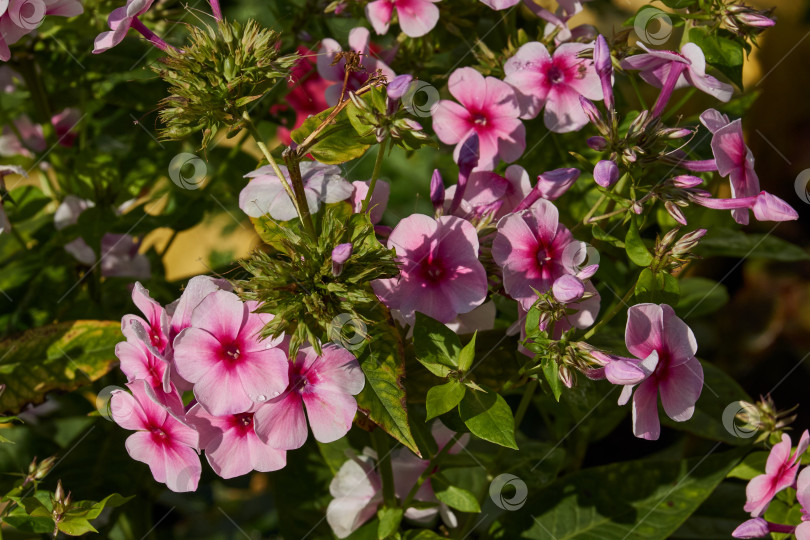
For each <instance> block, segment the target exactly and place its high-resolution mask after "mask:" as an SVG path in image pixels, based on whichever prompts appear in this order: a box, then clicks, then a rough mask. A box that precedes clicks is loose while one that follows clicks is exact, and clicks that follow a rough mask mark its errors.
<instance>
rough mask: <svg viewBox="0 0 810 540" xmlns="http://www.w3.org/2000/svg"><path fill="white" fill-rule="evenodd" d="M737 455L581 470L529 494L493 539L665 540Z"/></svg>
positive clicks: (729, 466)
mask: <svg viewBox="0 0 810 540" xmlns="http://www.w3.org/2000/svg"><path fill="white" fill-rule="evenodd" d="M741 455H742V453H741V452H740V451H739V450H731V451H729V452H725V453H720V454H712V453H710V454H709V455H707V456H700V457H696V458H692V459H688V460H682V461H653V460H638V461H628V462H623V463H614V464H610V465H605V466H602V467H596V468H592V469H584V470H581V471H578V472H575V473H573V474H569V475H567V476H564V477H562V478H559V479H558V480H556V481H554V482H552V483H551V484H550V485H549V486H548V487H546V488H543V489H542V490H540V491H539V492H537V493H531V494H530V496H529V497H528V499H527V501H526V505H525V506H524V507H523V508H522V509H521V511H520V512H512V513H510V515H509V519H507V520H504V521H503V524H502V526H503V530H501V531H499V533H500V534H499V535H496V537H497V538H503V539H512V538H523V539H537V540H541V539H542V540H548V539H549V538H557V539H559V540H563V539H578V540H579V539H581V540H586V539H588V540H590V539H594V540H596V539H598V540H622V539H630V538H632V539H633V540H664V539H666V538H669V537H670V536H671V534H672V533H673V532H674V531H676V530H677V529H678V527H679V526H680V525H681V524H682V523H683V522H684V521H685V520H686V518H687V517H689V515H691V514H692V513H693V512H694V511H695V510H697V508H698V507H699V506H700V504H701V502H703V500H705V499H706V498H707V497H708V496H709V495H710V494H711V493H712V491H713V490H714V488H715V487H716V486H717V485H718V484H719V483H720V482H721V481H722V480H723V478H724V477H725V476H726V474H727V473H728V471H729V470H731V469H732V468H733V467H734V466H735V465H736V463H737V462H738V461H739V458H740V457H741Z"/></svg>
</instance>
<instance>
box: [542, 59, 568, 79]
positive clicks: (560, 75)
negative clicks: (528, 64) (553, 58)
mask: <svg viewBox="0 0 810 540" xmlns="http://www.w3.org/2000/svg"><path fill="white" fill-rule="evenodd" d="M546 77H548V80H549V82H550V83H551V84H560V83H561V82H564V81H565V71H563V69H562V68H561V67H560V66H558V65H557V64H555V63H553V62H552V63H551V65H549V67H548V70H546Z"/></svg>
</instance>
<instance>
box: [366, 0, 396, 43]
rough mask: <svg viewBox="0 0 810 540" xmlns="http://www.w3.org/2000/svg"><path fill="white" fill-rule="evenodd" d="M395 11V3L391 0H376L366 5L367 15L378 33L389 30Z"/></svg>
mask: <svg viewBox="0 0 810 540" xmlns="http://www.w3.org/2000/svg"><path fill="white" fill-rule="evenodd" d="M393 11H394V4H393V2H391V1H390V0H376V1H375V2H371V3H369V4H368V5H366V17H367V18H368V21H369V22H370V23H371V27H372V28H374V31H375V32H377V34H380V35H382V34H385V33H386V32H388V25H389V23H390V22H391V14H392V13H393Z"/></svg>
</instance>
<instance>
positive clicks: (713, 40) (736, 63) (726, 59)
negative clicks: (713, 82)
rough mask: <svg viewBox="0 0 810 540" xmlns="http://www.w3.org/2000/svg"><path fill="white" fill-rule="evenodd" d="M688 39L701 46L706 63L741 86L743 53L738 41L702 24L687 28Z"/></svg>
mask: <svg viewBox="0 0 810 540" xmlns="http://www.w3.org/2000/svg"><path fill="white" fill-rule="evenodd" d="M689 41H691V42H692V43H694V44H695V45H697V46H698V47H700V48H701V50H702V51H703V55H704V56H705V57H706V63H707V64H708V65H710V66H712V67H713V68H715V69H717V70H718V71H719V72H720V73H722V74H723V75H725V76H726V77H728V78H729V79H731V82H733V83H734V84H736V85H737V86H739V87H740V88H742V86H743V81H742V73H743V64H744V63H745V55H744V51H743V46H742V43H740V41H738V40H737V39H733V38H727V37H723V36H722V35H720V34H718V33H717V32H716V31H712V30H710V29H708V28H707V27H702V26H700V27H696V28H692V29H690V30H689Z"/></svg>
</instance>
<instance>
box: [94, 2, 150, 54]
mask: <svg viewBox="0 0 810 540" xmlns="http://www.w3.org/2000/svg"><path fill="white" fill-rule="evenodd" d="M154 1H155V0H127V1H126V5H124V6H122V7H119V8H115V9H114V10H112V12H111V13H110V15H109V16H108V17H107V26H109V27H110V30H109V31H108V32H102V33H100V34H99V35H98V36H96V39H95V42H94V44H93V45H94V46H93V54H99V53H102V52H104V51H106V50H109V49H111V48H113V47H115V46H116V45H118V44H119V43H121V42H122V41H124V38H125V37H126V35H127V32H128V31H129V29H130V28H131V27H132V26H133V25H134V24H137V23H136V21H137V18H138V17H139V16H140V15H143V14H144V13H146V12H147V11H148V10H149V8H151V7H152V4H153V3H154ZM138 22H140V21H138Z"/></svg>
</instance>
